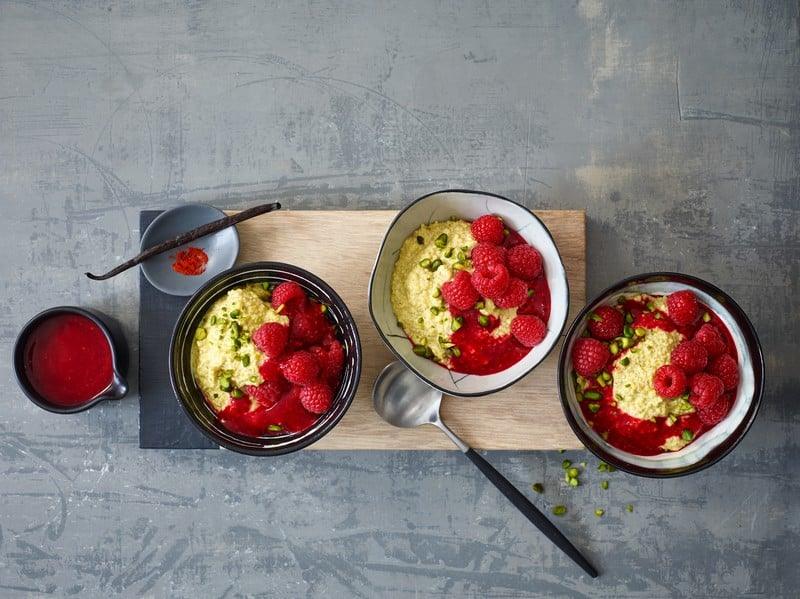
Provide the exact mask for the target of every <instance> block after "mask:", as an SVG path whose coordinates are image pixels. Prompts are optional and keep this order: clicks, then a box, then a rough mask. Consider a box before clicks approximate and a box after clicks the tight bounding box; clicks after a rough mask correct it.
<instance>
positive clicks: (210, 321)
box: [208, 314, 217, 325]
mask: <svg viewBox="0 0 800 599" xmlns="http://www.w3.org/2000/svg"><path fill="white" fill-rule="evenodd" d="M208 324H211V325H215V324H217V315H216V314H212V315H211V318H209V319H208Z"/></svg>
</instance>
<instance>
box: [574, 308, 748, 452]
mask: <svg viewBox="0 0 800 599" xmlns="http://www.w3.org/2000/svg"><path fill="white" fill-rule="evenodd" d="M622 309H623V310H625V311H626V312H630V313H631V314H632V315H633V319H634V320H633V324H632V325H631V326H632V327H634V328H636V327H643V328H648V329H661V330H664V331H667V332H671V331H678V332H679V333H681V334H682V335H684V337H686V338H687V339H691V338H692V337H693V336H694V334H695V333H696V332H697V329H699V328H700V327H701V326H702V325H703V324H705V323H704V322H703V321H702V320H701V319H699V320H698V322H697V323H696V324H693V325H691V326H686V327H678V326H676V325H675V324H674V323H673V322H672V321H671V320H669V318H667V317H666V315H664V314H663V313H662V315H661V318H656V317H655V313H654V312H649V311H648V310H647V307H646V305H645V303H643V302H637V301H633V300H628V301H626V302H625V303H624V304H623V305H622ZM700 310H701V312H708V313H709V315H710V316H711V320H710V322H711V324H713V325H715V326H716V328H717V329H718V330H719V331H720V333H722V336H723V339H724V340H725V346H726V351H727V353H728V354H730V355H731V356H732V357H733V358H736V357H737V352H736V346H735V345H734V343H733V338H732V337H731V334H730V331H728V328H727V327H726V326H725V324H724V323H723V322H722V320H721V319H720V318H719V317H718V316H717V315H716V314H715V313H714V312H712V311H711V310H710V309H709V308H708V307H707V306H704V305H702V304H701V305H700ZM629 351H630V350H627V349H626V350H621V351H620V353H619V354H617V356H615V358H614V360H616V359H619V358H622V357H623V356H624V355H625V354H626V353H628V352H629ZM606 371H607V372H609V373H611V375H612V376H613V375H614V367H613V365H612V364H609V366H608V367H607V368H606ZM585 391H596V392H598V393H600V394H601V396H602V397H601V399H600V400H599V403H600V409H599V410H598V411H597V412H595V413H593V412H592V411H591V410H590V409H589V404H590V403H593V402H590V401H588V400H585V399H584V401H583V402H581V404H580V406H581V411H582V413H583V416H584V417H585V418H586V421H587V422H589V424H590V425H591V427H592V428H593V429H594V430H595V431H597V432H598V433H600V434H602V435H604V436H605V439H606V441H607V442H608V443H610V444H611V445H613V446H614V447H617V448H618V449H621V450H623V451H627V452H628V453H633V454H637V455H644V456H648V455H659V454H662V453H664V450H663V449H661V446H662V445H663V444H664V443H665V442H666V441H667V439H669V438H670V437H674V436H675V435H678V436H680V434H681V432H682V431H683V430H684V429H688V430H690V431H692V433H694V436H693V438H692V440H693V441H694V440H696V439H697V438H698V437H699V436H700V435H702V434H703V433H704V432H706V431H707V430H709V429H710V428H711V427H708V426H706V425H705V424H704V423H703V422H702V421H701V420H700V418H699V417H698V415H697V414H696V413H693V414H684V415H682V416H679V417H678V419H677V421H676V422H675V423H674V424H672V426H669V425H668V424H667V419H666V418H656V421H655V422H651V421H650V420H640V419H639V418H634V417H633V416H629V415H628V414H626V413H625V412H623V411H622V410H620V409H619V408H617V407H616V402H615V400H614V388H613V383H612V384H611V385H606V386H605V387H601V386H600V385H599V384H598V383H597V381H595V380H592V381H590V385H589V386H588V388H587V389H586V390H585ZM733 393H734V394H735V393H736V390H735V389H734V390H733Z"/></svg>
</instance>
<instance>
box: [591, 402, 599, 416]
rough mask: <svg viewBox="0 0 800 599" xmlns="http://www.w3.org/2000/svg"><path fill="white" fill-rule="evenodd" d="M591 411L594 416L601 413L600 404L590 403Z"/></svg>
mask: <svg viewBox="0 0 800 599" xmlns="http://www.w3.org/2000/svg"><path fill="white" fill-rule="evenodd" d="M589 411H590V412H591V413H592V414H597V412H599V411H600V404H599V403H590V404H589Z"/></svg>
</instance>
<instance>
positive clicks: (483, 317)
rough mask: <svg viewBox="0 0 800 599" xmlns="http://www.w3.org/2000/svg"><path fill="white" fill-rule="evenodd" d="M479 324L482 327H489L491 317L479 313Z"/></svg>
mask: <svg viewBox="0 0 800 599" xmlns="http://www.w3.org/2000/svg"><path fill="white" fill-rule="evenodd" d="M478 324H479V325H481V326H482V327H488V326H489V317H488V316H486V315H485V314H480V315H478Z"/></svg>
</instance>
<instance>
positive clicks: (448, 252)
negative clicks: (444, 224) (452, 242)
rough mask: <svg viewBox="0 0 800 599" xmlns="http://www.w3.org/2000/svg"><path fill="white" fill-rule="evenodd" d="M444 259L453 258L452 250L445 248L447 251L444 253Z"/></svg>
mask: <svg viewBox="0 0 800 599" xmlns="http://www.w3.org/2000/svg"><path fill="white" fill-rule="evenodd" d="M444 257H445V258H452V257H453V248H447V251H446V252H445V253H444Z"/></svg>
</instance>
